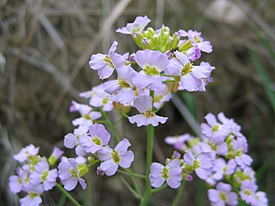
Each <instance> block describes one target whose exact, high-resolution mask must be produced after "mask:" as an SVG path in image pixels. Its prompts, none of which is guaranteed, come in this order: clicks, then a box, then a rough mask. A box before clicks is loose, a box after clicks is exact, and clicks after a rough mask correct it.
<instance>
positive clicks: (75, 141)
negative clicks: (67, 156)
mask: <svg viewBox="0 0 275 206" xmlns="http://www.w3.org/2000/svg"><path fill="white" fill-rule="evenodd" d="M87 132H88V127H86V126H83V127H79V128H77V129H75V130H74V133H69V134H67V135H66V136H65V138H64V146H65V147H67V148H70V149H72V148H74V147H76V148H75V152H76V154H77V155H79V156H85V155H86V152H85V150H84V148H83V147H82V146H81V145H80V144H79V139H80V137H82V136H87Z"/></svg>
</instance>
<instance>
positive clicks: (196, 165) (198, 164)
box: [193, 159, 200, 170]
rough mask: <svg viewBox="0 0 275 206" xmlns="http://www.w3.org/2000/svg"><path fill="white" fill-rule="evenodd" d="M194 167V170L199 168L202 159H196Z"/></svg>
mask: <svg viewBox="0 0 275 206" xmlns="http://www.w3.org/2000/svg"><path fill="white" fill-rule="evenodd" d="M193 168H194V170H196V169H199V168H200V161H198V160H197V159H195V160H194V162H193Z"/></svg>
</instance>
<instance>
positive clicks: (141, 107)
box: [129, 96, 168, 127]
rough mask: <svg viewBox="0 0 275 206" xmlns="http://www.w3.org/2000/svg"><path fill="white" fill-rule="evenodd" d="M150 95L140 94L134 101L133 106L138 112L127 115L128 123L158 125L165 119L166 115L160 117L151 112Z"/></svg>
mask: <svg viewBox="0 0 275 206" xmlns="http://www.w3.org/2000/svg"><path fill="white" fill-rule="evenodd" d="M152 101H153V99H152V97H151V96H140V97H138V98H137V99H136V100H135V101H134V106H135V107H136V108H137V110H138V111H139V112H140V114H137V115H134V116H132V117H129V121H130V123H132V124H134V123H137V126H138V127H140V126H143V125H150V124H151V125H153V126H154V127H156V126H158V124H159V123H162V124H164V123H165V122H166V121H167V119H168V118H167V117H161V116H158V115H156V114H155V113H153V112H152Z"/></svg>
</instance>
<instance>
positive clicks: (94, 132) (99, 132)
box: [79, 124, 111, 154]
mask: <svg viewBox="0 0 275 206" xmlns="http://www.w3.org/2000/svg"><path fill="white" fill-rule="evenodd" d="M110 138H111V135H110V134H109V133H108V132H107V130H106V129H105V127H104V126H103V125H102V124H94V125H91V126H90V127H89V134H88V135H83V136H81V137H80V139H79V143H80V145H81V146H82V147H83V148H84V150H85V151H86V152H87V153H92V154H94V153H95V152H97V151H98V150H100V149H102V147H103V146H105V145H107V144H108V143H109V141H110Z"/></svg>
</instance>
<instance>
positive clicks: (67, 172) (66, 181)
mask: <svg viewBox="0 0 275 206" xmlns="http://www.w3.org/2000/svg"><path fill="white" fill-rule="evenodd" d="M87 171H88V169H87V165H85V164H79V163H78V162H77V161H76V160H75V159H73V158H69V159H67V158H62V160H61V162H60V164H59V165H58V175H59V178H60V180H61V182H62V184H63V185H64V188H65V189H66V190H68V191H71V190H73V189H74V188H75V187H76V185H77V183H78V182H79V183H80V185H81V187H82V189H85V188H86V183H85V181H84V179H83V178H81V177H82V176H83V175H84V174H86V173H87Z"/></svg>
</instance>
